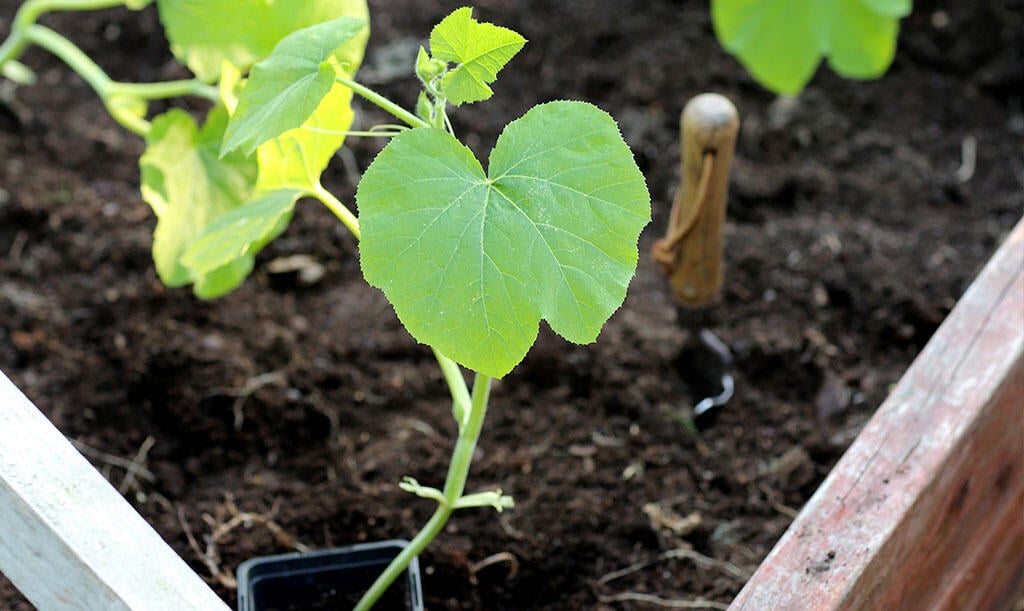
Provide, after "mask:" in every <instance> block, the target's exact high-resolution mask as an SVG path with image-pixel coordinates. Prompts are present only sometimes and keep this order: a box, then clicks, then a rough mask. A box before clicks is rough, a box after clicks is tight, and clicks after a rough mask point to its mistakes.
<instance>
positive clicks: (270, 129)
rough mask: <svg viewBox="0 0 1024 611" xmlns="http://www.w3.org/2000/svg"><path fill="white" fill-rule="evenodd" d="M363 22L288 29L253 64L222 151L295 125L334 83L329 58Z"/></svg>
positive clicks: (248, 146) (249, 148)
mask: <svg viewBox="0 0 1024 611" xmlns="http://www.w3.org/2000/svg"><path fill="white" fill-rule="evenodd" d="M363 24H364V22H363V21H362V20H360V19H354V18H351V17H341V18H339V19H335V20H334V21H328V22H324V23H320V24H317V25H314V26H310V27H308V28H305V29H302V30H299V31H297V32H293V33H291V34H289V35H288V36H287V37H285V38H284V39H283V40H282V41H281V42H280V44H278V45H277V46H276V47H275V48H274V51H273V52H272V53H271V54H270V56H269V57H268V58H267V59H265V60H263V61H261V62H260V63H258V64H256V66H255V67H253V70H252V74H251V75H250V76H249V80H248V82H246V84H245V86H244V87H243V88H242V92H241V94H240V95H239V96H238V107H237V108H236V109H235V112H234V115H233V116H232V118H231V123H230V125H228V129H227V133H226V134H225V135H224V146H223V149H222V150H223V152H225V153H227V152H230V151H233V150H235V149H237V148H242V150H243V151H245V153H246V154H247V155H250V154H252V152H253V151H254V150H256V147H258V146H259V145H260V144H262V143H264V142H266V141H268V140H270V139H272V138H276V137H277V136H280V135H281V134H283V133H284V132H286V131H288V130H290V129H295V128H297V127H299V126H301V125H302V124H303V123H304V122H305V121H306V119H308V118H309V117H310V116H311V115H312V114H313V112H314V111H316V109H317V107H319V106H320V103H321V101H323V99H324V97H326V96H327V94H328V92H330V91H331V89H332V88H333V87H334V84H335V77H336V76H337V70H339V67H338V65H337V64H336V63H335V62H332V61H331V59H333V58H332V56H334V53H335V52H336V51H337V50H338V49H339V48H341V46H342V45H344V44H345V43H347V42H348V41H350V40H352V39H353V38H354V37H356V36H357V35H359V33H360V32H361V31H362V29H363Z"/></svg>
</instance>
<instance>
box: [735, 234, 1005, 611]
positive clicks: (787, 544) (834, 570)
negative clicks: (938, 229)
mask: <svg viewBox="0 0 1024 611" xmlns="http://www.w3.org/2000/svg"><path fill="white" fill-rule="evenodd" d="M1022 586H1024V220H1022V221H1021V222H1020V223H1018V225H1017V227H1016V228H1015V229H1014V230H1013V232H1012V233H1011V234H1010V236H1009V237H1008V238H1007V239H1006V241H1005V242H1004V244H1003V245H1002V247H1001V248H1000V249H999V251H998V252H997V253H996V254H995V256H993V258H992V259H991V260H990V261H989V263H988V265H987V266H986V267H985V269H984V270H983V271H982V273H981V274H980V275H979V276H978V278H977V279H976V280H975V281H974V283H973V284H972V285H971V287H970V288H969V289H968V290H967V292H966V293H965V294H964V296H963V297H962V298H961V299H960V301H959V302H958V304H957V306H956V308H954V310H953V311H952V312H951V313H950V315H949V317H948V318H947V319H946V321H945V322H944V323H943V324H942V326H941V327H940V328H939V330H938V331H937V332H936V333H935V335H934V336H933V337H932V339H931V340H930V341H929V343H928V345H927V346H926V347H925V348H924V350H923V351H922V352H921V354H920V355H919V356H918V358H917V359H916V360H915V361H914V363H913V364H912V365H911V367H910V368H909V369H908V370H907V372H906V374H905V375H904V376H903V377H902V378H901V379H900V382H899V383H898V384H897V386H896V388H895V389H894V390H893V392H892V394H891V395H890V396H889V398H888V399H887V400H886V401H885V403H884V404H883V405H882V406H881V407H880V408H879V409H878V411H877V412H876V413H875V415H874V416H873V417H872V419H871V420H870V421H869V422H868V424H867V426H866V427H865V428H864V430H863V431H862V432H861V434H860V435H859V436H858V438H857V440H856V441H855V442H854V444H853V445H852V446H851V447H850V449H849V450H848V451H847V452H846V454H844V456H843V458H842V459H841V460H840V461H839V463H838V464H837V465H836V467H835V468H834V469H833V470H832V472H831V473H830V474H829V476H828V477H827V478H826V480H825V481H824V482H823V483H822V485H821V487H820V488H819V489H818V490H817V492H816V493H815V494H814V496H813V497H812V498H811V500H810V501H808V503H807V505H806V506H805V507H804V508H803V510H802V511H801V512H800V515H799V516H798V517H797V519H796V521H794V523H793V524H792V526H791V527H790V528H789V530H787V531H786V533H785V535H783V537H782V539H781V540H780V541H779V543H778V544H777V545H776V546H775V548H774V549H773V550H772V551H771V553H769V555H768V557H767V558H766V559H765V560H764V562H763V563H762V564H761V566H760V567H759V569H758V571H757V573H756V574H755V575H754V576H753V577H752V578H751V579H750V581H749V582H748V583H747V584H746V586H745V587H744V588H743V590H742V591H741V592H740V594H739V596H737V598H736V599H735V600H734V601H733V603H732V606H731V607H730V609H733V610H736V611H739V610H744V611H760V610H764V609H772V610H788V609H794V610H796V609H799V610H801V611H803V610H809V609H822V610H838V609H843V610H848V609H849V610H857V609H884V610H891V609H928V610H938V609H950V610H953V609H956V610H960V609H1000V608H1008V607H1009V605H1010V603H1011V602H1012V601H1011V598H1012V597H1013V596H1014V595H1015V594H1016V593H1018V592H1019V591H1020V589H1021V587H1022Z"/></svg>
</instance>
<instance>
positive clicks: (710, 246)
mask: <svg viewBox="0 0 1024 611" xmlns="http://www.w3.org/2000/svg"><path fill="white" fill-rule="evenodd" d="M680 124H681V132H682V134H681V135H682V143H683V155H682V177H683V178H682V187H681V188H680V190H679V193H678V194H677V195H676V199H675V201H674V202H673V204H672V212H671V215H670V218H669V226H668V230H667V232H666V234H665V239H664V240H659V241H658V242H657V243H656V244H655V247H654V253H653V254H654V258H655V260H656V261H658V262H659V263H661V264H662V267H663V268H664V270H665V273H666V274H667V275H668V276H669V283H670V284H671V286H672V292H673V294H674V295H675V297H676V300H677V301H678V302H679V304H680V305H682V306H683V307H686V308H703V307H706V306H709V305H713V304H714V303H715V302H717V301H718V298H719V294H720V292H721V289H722V281H723V272H722V244H723V233H724V231H723V230H724V226H725V206H726V200H727V198H728V191H729V167H730V165H731V164H732V155H733V150H734V149H735V148H736V134H737V132H738V131H739V113H737V112H736V107H735V106H734V105H733V104H732V102H730V101H729V100H728V99H726V98H725V97H723V96H721V95H718V94H714V93H705V94H702V95H699V96H697V97H695V98H693V99H692V100H690V102H689V103H688V104H687V105H686V107H685V108H684V109H683V113H682V117H681V121H680Z"/></svg>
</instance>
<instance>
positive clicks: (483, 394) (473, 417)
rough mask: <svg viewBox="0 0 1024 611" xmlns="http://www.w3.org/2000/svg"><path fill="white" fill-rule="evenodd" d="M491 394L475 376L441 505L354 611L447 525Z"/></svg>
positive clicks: (486, 381) (361, 610) (362, 609)
mask: <svg viewBox="0 0 1024 611" xmlns="http://www.w3.org/2000/svg"><path fill="white" fill-rule="evenodd" d="M490 394H491V378H490V377H489V376H486V375H484V374H482V373H478V374H476V380H475V381H474V382H473V394H472V397H471V404H470V410H469V414H468V416H467V418H466V423H465V426H460V427H459V438H458V440H457V441H456V442H455V449H454V450H453V451H452V460H451V463H450V464H449V466H448V477H447V478H446V479H445V482H444V498H445V502H444V503H442V504H440V505H438V507H437V509H435V510H434V515H432V516H430V520H428V521H427V523H426V524H425V525H424V526H423V529H422V530H420V532H419V533H417V534H416V536H415V537H414V538H413V540H412V541H411V542H410V543H409V545H408V547H406V548H405V549H404V550H402V551H401V553H399V554H398V556H396V557H395V559H394V560H392V561H391V564H389V565H388V567H387V568H386V569H385V570H384V572H383V573H381V574H380V576H379V577H377V580H376V581H374V582H373V585H372V586H370V589H369V590H367V592H366V594H364V595H363V597H362V598H361V599H360V600H359V603H358V604H357V605H356V607H355V609H356V611H366V610H368V609H370V608H371V607H372V606H373V605H374V603H376V602H377V601H378V600H379V599H380V597H381V596H382V595H383V594H384V592H385V591H386V590H387V589H388V587H390V586H391V584H392V583H394V581H395V580H396V579H397V578H398V577H399V576H400V575H401V574H402V572H403V571H405V569H406V567H408V566H409V563H410V562H412V559H413V558H415V557H416V556H418V555H419V554H420V553H421V552H422V551H423V550H424V549H425V548H426V547H427V545H429V544H430V542H431V541H433V540H434V538H435V537H437V535H438V534H439V533H440V532H441V530H442V529H443V528H444V525H445V524H447V523H448V518H450V517H451V515H452V512H454V511H455V503H456V502H457V501H458V500H459V497H461V496H462V493H463V491H464V490H465V489H466V479H467V477H468V476H469V467H470V464H471V463H472V461H473V453H474V451H475V450H476V443H477V440H479V439H480V430H481V428H483V424H484V416H486V414H487V402H488V399H490Z"/></svg>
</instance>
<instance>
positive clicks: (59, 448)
mask: <svg viewBox="0 0 1024 611" xmlns="http://www.w3.org/2000/svg"><path fill="white" fill-rule="evenodd" d="M0 572H2V573H3V574H4V575H6V576H7V578H8V579H10V580H11V581H12V582H13V583H14V585H15V587H17V588H18V589H19V590H21V592H22V593H23V594H24V595H25V596H26V597H27V598H28V599H29V600H30V601H31V602H32V604H34V605H35V606H36V607H38V608H39V609H40V611H49V610H51V609H89V610H95V609H103V610H105V611H106V610H110V611H115V610H119V609H137V610H145V611H150V610H154V611H158V610H167V611H180V610H181V609H190V610H192V609H196V610H205V609H211V610H218V611H220V610H225V609H227V606H226V605H225V604H224V603H223V602H221V600H220V599H219V598H218V597H217V595H216V594H214V593H213V591H212V590H211V589H210V588H209V587H208V586H207V585H206V583H204V582H203V581H202V579H200V578H199V577H198V576H197V575H196V574H195V573H193V572H192V571H191V570H190V569H189V568H188V566H187V565H186V564H185V562H184V561H182V559H181V558H179V557H178V555H177V554H175V553H174V551H173V550H172V549H171V548H170V547H168V546H167V544H166V543H164V541H163V540H162V539H161V538H160V536H159V535H158V534H157V533H156V531H154V530H153V528H152V527H150V525H149V524H148V523H146V521H145V520H143V519H142V517H141V516H140V515H139V514H138V513H136V512H135V510H134V509H133V508H132V507H131V505H129V504H128V502H127V501H125V500H124V498H122V497H121V495H120V494H118V493H117V491H116V490H114V488H113V487H111V486H110V484H109V483H107V481H106V480H105V479H104V478H103V476H101V475H100V474H99V472H97V471H96V470H95V469H93V467H92V465H90V464H89V462H88V461H87V460H85V458H84V457H82V455H81V454H79V453H78V452H77V451H76V450H75V449H74V447H73V446H72V445H71V444H70V443H68V441H67V439H66V438H65V437H64V436H63V435H61V433H60V431H58V430H57V429H56V428H54V427H53V425H52V424H50V422H49V421H48V420H47V419H46V417H44V416H43V414H41V413H40V412H39V410H38V409H36V408H35V406H34V405H32V403H31V402H30V401H29V400H28V399H27V398H26V397H25V395H23V394H22V393H21V391H19V390H18V389H17V387H15V386H14V384H12V383H11V381H10V380H9V379H7V377H6V376H5V375H4V374H3V373H2V372H0Z"/></svg>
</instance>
